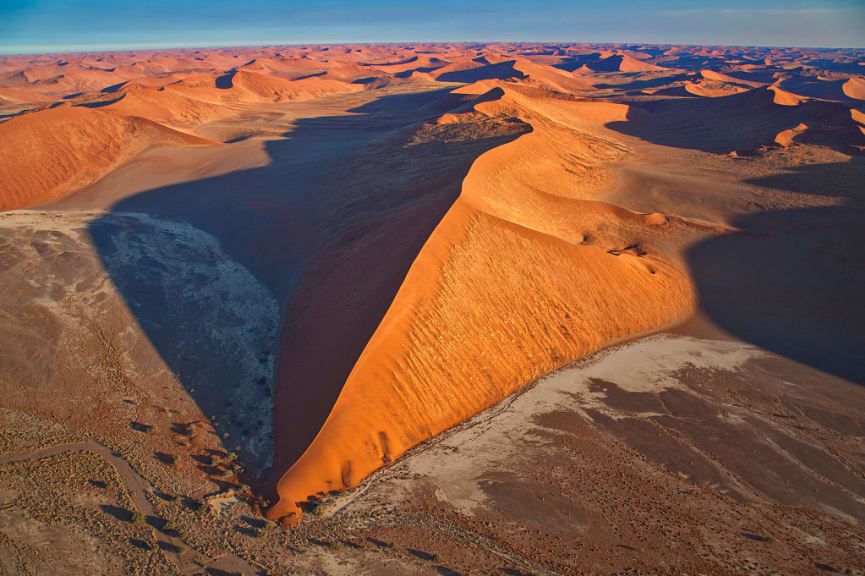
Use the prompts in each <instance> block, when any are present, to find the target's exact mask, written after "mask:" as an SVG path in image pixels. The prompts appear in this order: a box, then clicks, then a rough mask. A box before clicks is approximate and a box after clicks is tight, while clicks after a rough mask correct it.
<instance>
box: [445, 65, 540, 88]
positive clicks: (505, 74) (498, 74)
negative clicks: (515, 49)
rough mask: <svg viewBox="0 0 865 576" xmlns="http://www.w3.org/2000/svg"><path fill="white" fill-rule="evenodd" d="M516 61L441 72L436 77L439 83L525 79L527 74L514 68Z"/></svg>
mask: <svg viewBox="0 0 865 576" xmlns="http://www.w3.org/2000/svg"><path fill="white" fill-rule="evenodd" d="M515 64H516V60H506V61H504V62H498V63H496V64H486V65H481V66H476V67H471V68H467V69H465V70H453V71H446V72H441V73H440V74H438V75H437V76H436V80H438V81H439V82H464V83H467V84H468V83H472V82H478V81H480V80H509V79H511V78H524V77H525V74H524V73H523V72H521V71H520V70H518V69H517V68H515V67H514V65H515Z"/></svg>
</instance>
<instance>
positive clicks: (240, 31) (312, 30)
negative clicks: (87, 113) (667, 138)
mask: <svg viewBox="0 0 865 576" xmlns="http://www.w3.org/2000/svg"><path fill="white" fill-rule="evenodd" d="M434 40H438V41H461V40H465V41H493V40H528V41H578V42H640V43H642V42H645V43H664V44H737V45H754V44H758V45H763V46H825V47H838V46H842V47H865V0H824V1H801V0H787V1H774V0H766V1H760V0H751V1H746V0H727V1H725V2H717V1H713V0H706V1H703V2H688V1H684V0H660V1H658V0H655V1H650V0H642V1H641V0H618V1H615V0H606V1H601V0H570V1H565V0H546V1H541V2H531V1H526V0H524V1H515V0H475V1H472V0H428V1H426V2H414V1H412V0H402V1H392V0H366V1H360V0H356V1H349V0H304V1H294V0H283V1H276V0H240V1H237V0H235V1H231V2H229V1H226V0H190V1H186V2H183V1H168V0H151V1H138V2H135V1H127V0H101V1H96V0H17V1H16V0H0V52H5V53H9V52H38V51H62V50H96V49H111V48H145V47H175V46H176V47H183V46H231V45H244V44H303V43H331V42H401V41H409V42H412V41H414V42H417V41H434Z"/></svg>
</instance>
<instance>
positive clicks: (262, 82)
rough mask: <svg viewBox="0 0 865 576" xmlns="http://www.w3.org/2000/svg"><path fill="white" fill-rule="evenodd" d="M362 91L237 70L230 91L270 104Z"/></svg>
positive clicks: (352, 86) (322, 80)
mask: <svg viewBox="0 0 865 576" xmlns="http://www.w3.org/2000/svg"><path fill="white" fill-rule="evenodd" d="M360 90H363V86H362V85H359V84H349V83H348V82H343V81H341V80H333V79H330V78H322V77H319V76H313V77H310V78H304V79H301V80H285V79H283V78H277V77H274V76H266V75H263V74H257V73H255V72H247V71H245V70H238V71H237V73H236V74H235V75H234V76H232V77H231V89H230V91H231V92H232V93H233V94H236V95H237V97H238V98H239V99H241V100H263V101H270V102H285V101H287V100H307V99H310V98H317V97H319V96H323V95H325V94H332V93H335V92H358V91H360Z"/></svg>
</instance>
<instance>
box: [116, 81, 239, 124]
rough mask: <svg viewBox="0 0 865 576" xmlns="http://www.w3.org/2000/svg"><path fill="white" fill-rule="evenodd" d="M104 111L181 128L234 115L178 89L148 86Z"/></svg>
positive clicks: (127, 95)
mask: <svg viewBox="0 0 865 576" xmlns="http://www.w3.org/2000/svg"><path fill="white" fill-rule="evenodd" d="M104 108H105V110H110V111H112V112H117V113H119V114H124V115H127V116H140V117H142V118H147V119H148V120H153V121H154V122H159V123H160V124H166V125H168V126H173V127H180V128H187V127H194V126H198V125H200V124H202V123H204V122H208V121H211V120H214V119H216V118H223V117H226V116H229V115H231V114H232V113H233V111H232V110H230V109H228V108H226V107H224V106H220V105H218V104H212V103H209V102H203V101H201V100H197V99H193V98H188V97H186V96H184V95H183V94H182V93H180V92H179V91H177V90H159V89H154V88H145V87H142V88H136V89H134V90H130V91H128V92H125V93H124V94H122V95H121V96H120V97H119V99H118V100H116V101H115V102H113V103H112V104H109V105H107V106H105V107H104Z"/></svg>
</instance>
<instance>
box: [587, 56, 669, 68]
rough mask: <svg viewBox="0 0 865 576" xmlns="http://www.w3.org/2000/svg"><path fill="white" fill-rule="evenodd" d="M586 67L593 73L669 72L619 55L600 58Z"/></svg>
mask: <svg viewBox="0 0 865 576" xmlns="http://www.w3.org/2000/svg"><path fill="white" fill-rule="evenodd" d="M586 67H587V68H588V69H590V70H592V71H594V72H657V71H669V69H668V68H664V67H662V66H655V65H654V64H650V63H648V62H643V61H642V60H637V59H636V58H632V57H630V56H623V55H621V54H619V55H615V56H609V57H607V58H601V59H600V60H597V61H595V62H589V63H587V64H586Z"/></svg>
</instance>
